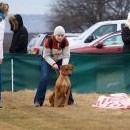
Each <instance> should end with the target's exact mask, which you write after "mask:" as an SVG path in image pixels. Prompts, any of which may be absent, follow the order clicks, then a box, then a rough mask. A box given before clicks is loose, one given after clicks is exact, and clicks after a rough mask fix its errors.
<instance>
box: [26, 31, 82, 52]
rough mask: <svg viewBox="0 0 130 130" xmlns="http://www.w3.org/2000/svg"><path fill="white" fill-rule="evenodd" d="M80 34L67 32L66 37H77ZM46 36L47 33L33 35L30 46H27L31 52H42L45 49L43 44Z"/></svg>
mask: <svg viewBox="0 0 130 130" xmlns="http://www.w3.org/2000/svg"><path fill="white" fill-rule="evenodd" d="M79 34H80V33H66V37H67V38H70V37H73V38H75V37H78V36H79ZM45 36H46V34H37V35H34V36H33V37H32V39H31V40H30V42H29V43H28V47H27V50H28V53H29V54H42V50H43V46H42V44H43V42H44V38H45Z"/></svg>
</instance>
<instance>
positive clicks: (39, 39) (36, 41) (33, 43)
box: [27, 34, 46, 54]
mask: <svg viewBox="0 0 130 130" xmlns="http://www.w3.org/2000/svg"><path fill="white" fill-rule="evenodd" d="M45 36H46V34H38V35H34V36H33V38H32V39H31V40H30V42H29V43H28V47H27V50H28V53H29V54H35V52H36V48H37V49H38V51H39V54H41V53H42V43H43V40H44V37H45Z"/></svg>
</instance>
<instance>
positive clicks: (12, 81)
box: [11, 59, 14, 92]
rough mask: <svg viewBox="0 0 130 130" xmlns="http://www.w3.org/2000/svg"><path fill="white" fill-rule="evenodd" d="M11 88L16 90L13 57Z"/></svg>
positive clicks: (12, 61)
mask: <svg viewBox="0 0 130 130" xmlns="http://www.w3.org/2000/svg"><path fill="white" fill-rule="evenodd" d="M11 88H12V92H13V91H14V60H13V59H11Z"/></svg>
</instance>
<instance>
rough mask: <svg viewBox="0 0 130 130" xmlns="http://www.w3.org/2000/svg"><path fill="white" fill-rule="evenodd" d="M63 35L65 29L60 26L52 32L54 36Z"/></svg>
mask: <svg viewBox="0 0 130 130" xmlns="http://www.w3.org/2000/svg"><path fill="white" fill-rule="evenodd" d="M56 35H65V29H64V28H63V27H62V26H57V27H56V28H55V30H54V36H56Z"/></svg>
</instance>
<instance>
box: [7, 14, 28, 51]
mask: <svg viewBox="0 0 130 130" xmlns="http://www.w3.org/2000/svg"><path fill="white" fill-rule="evenodd" d="M9 22H10V26H11V30H12V31H13V38H12V42H11V47H10V49H9V52H10V53H27V45H28V31H27V29H26V27H25V26H24V25H23V19H22V17H21V15H19V14H16V15H13V16H10V17H9Z"/></svg>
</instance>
